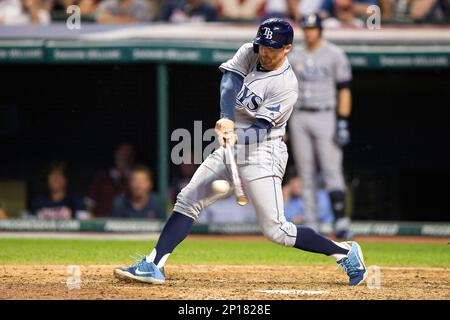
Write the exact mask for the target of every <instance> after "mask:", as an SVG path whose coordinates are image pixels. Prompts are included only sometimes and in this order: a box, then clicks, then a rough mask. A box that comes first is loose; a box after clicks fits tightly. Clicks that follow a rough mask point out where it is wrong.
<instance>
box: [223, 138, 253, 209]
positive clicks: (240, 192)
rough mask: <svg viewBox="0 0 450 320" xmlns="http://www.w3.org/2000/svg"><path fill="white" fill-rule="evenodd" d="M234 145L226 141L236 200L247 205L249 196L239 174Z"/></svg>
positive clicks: (242, 204)
mask: <svg viewBox="0 0 450 320" xmlns="http://www.w3.org/2000/svg"><path fill="white" fill-rule="evenodd" d="M232 148H233V146H232V145H231V143H229V141H228V140H226V142H225V151H226V155H227V157H228V159H229V164H230V169H231V178H232V180H233V185H234V193H235V195H236V202H237V203H238V204H239V205H241V206H245V205H246V204H247V203H248V198H247V196H246V194H245V192H244V186H243V184H242V180H241V177H240V176H239V172H238V168H237V164H236V161H235V160H234V153H233V149H232Z"/></svg>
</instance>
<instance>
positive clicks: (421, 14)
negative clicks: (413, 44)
mask: <svg viewBox="0 0 450 320" xmlns="http://www.w3.org/2000/svg"><path fill="white" fill-rule="evenodd" d="M410 15H411V18H412V19H413V20H414V21H417V22H422V21H446V20H447V21H448V19H450V0H414V1H411V2H410Z"/></svg>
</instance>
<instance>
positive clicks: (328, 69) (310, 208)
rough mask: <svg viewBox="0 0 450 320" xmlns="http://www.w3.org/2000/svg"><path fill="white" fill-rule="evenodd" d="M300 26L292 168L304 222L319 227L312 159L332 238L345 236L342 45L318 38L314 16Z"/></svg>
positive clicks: (347, 99)
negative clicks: (328, 206) (299, 183)
mask: <svg viewBox="0 0 450 320" xmlns="http://www.w3.org/2000/svg"><path fill="white" fill-rule="evenodd" d="M301 27H302V29H303V34H304V40H305V45H304V46H302V47H300V49H299V50H296V51H295V52H293V53H292V55H291V56H290V59H291V60H292V66H293V68H294V71H295V72H296V74H297V77H298V79H299V84H300V86H299V96H298V101H297V104H296V106H295V110H294V111H293V114H292V117H291V119H290V121H289V132H290V136H291V147H292V150H293V153H294V158H295V162H296V165H297V170H298V172H299V173H300V176H301V178H302V180H303V184H304V186H303V192H302V197H303V202H304V206H305V225H307V226H309V227H311V228H313V229H315V230H317V229H318V214H317V210H316V203H317V202H316V198H315V194H316V191H315V189H316V181H317V177H316V166H317V162H316V159H317V160H318V167H319V168H320V171H321V174H322V178H323V180H324V182H325V187H326V189H327V190H328V192H329V196H330V200H331V203H332V207H333V212H334V216H335V221H334V232H335V236H336V237H337V238H349V237H350V232H349V225H350V220H349V218H347V217H345V181H344V175H343V172H342V150H341V147H342V146H344V145H346V144H347V143H348V142H349V138H350V137H349V131H348V121H347V118H348V116H349V115H350V109H351V91H350V82H351V80H352V74H351V67H350V63H349V61H348V59H347V57H346V55H345V53H344V52H343V50H342V49H340V48H338V47H337V46H335V45H334V44H332V43H330V42H329V41H326V40H324V39H322V37H321V35H322V24H321V19H320V17H319V16H318V15H316V14H309V15H305V16H304V17H303V19H302V21H301ZM336 97H337V99H336ZM336 100H337V101H336Z"/></svg>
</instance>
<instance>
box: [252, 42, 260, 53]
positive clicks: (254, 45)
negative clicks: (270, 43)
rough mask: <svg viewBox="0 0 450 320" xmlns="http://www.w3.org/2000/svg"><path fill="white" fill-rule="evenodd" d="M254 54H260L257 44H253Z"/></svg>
mask: <svg viewBox="0 0 450 320" xmlns="http://www.w3.org/2000/svg"><path fill="white" fill-rule="evenodd" d="M253 52H254V53H259V45H257V44H256V43H254V44H253Z"/></svg>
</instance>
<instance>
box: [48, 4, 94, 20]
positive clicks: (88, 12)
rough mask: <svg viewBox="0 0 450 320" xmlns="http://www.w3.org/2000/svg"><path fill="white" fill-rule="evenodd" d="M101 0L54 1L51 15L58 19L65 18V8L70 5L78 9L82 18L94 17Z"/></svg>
mask: <svg viewBox="0 0 450 320" xmlns="http://www.w3.org/2000/svg"><path fill="white" fill-rule="evenodd" d="M100 1H101V0H55V1H54V5H53V13H54V14H55V13H56V14H57V15H58V16H60V17H63V18H64V19H65V17H67V13H66V11H67V8H68V7H69V6H71V5H76V6H79V7H80V11H81V15H82V16H83V17H94V15H95V12H96V10H97V7H98V5H99V3H100Z"/></svg>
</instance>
